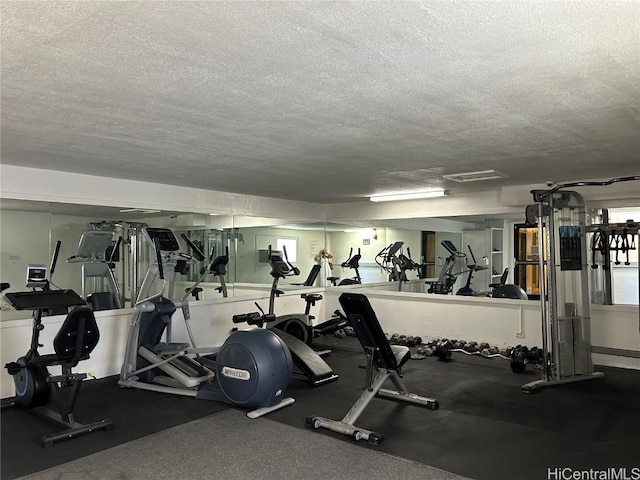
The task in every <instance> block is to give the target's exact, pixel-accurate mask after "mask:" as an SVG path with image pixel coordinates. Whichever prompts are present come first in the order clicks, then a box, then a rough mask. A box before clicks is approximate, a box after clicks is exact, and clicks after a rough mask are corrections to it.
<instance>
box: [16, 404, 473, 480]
mask: <svg viewBox="0 0 640 480" xmlns="http://www.w3.org/2000/svg"><path fill="white" fill-rule="evenodd" d="M301 446H303V447H304V448H300V447H301ZM24 478H26V479H29V480H58V479H62V478H63V479H65V480H86V479H88V478H101V479H136V480H146V479H149V480H151V479H154V480H155V479H178V478H199V479H208V478H212V479H213V478H215V479H224V480H249V479H256V480H264V479H282V478H291V479H298V480H305V479H309V480H321V479H326V480H334V479H341V478H344V479H347V478H348V479H350V480H369V479H371V478H403V479H407V480H411V479H415V480H458V479H459V480H463V477H460V476H458V475H454V474H452V473H449V472H445V471H442V470H439V469H437V468H433V467H429V466H427V465H423V464H421V463H416V462H411V461H407V460H406V459H402V458H398V457H394V456H391V455H387V454H381V453H378V452H374V451H371V450H365V449H362V448H359V447H358V446H356V445H348V444H345V443H344V442H341V441H339V440H335V439H332V438H329V437H326V436H323V435H314V434H313V433H312V432H311V431H308V430H302V429H299V428H293V427H290V426H288V425H285V424H282V423H278V422H274V421H273V420H269V419H266V418H259V419H256V420H250V419H249V418H247V417H246V415H245V414H244V413H243V412H240V411H238V410H235V409H230V410H227V411H224V412H221V413H218V414H216V415H212V416H209V417H205V418H203V419H200V420H194V421H193V422H190V423H187V424H185V425H180V426H178V427H173V428H170V429H168V430H164V431H162V432H160V433H157V434H154V435H150V436H147V437H144V438H140V439H138V440H134V441H132V442H129V443H126V444H124V445H120V446H118V447H114V448H111V449H108V450H105V451H102V452H99V453H96V454H93V455H91V456H89V457H85V458H82V459H79V460H76V461H74V462H70V463H66V464H64V465H60V466H58V467H55V468H52V469H50V470H47V471H44V472H40V473H36V474H34V475H30V476H27V477H24Z"/></svg>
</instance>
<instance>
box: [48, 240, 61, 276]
mask: <svg viewBox="0 0 640 480" xmlns="http://www.w3.org/2000/svg"><path fill="white" fill-rule="evenodd" d="M61 246H62V242H61V241H60V240H58V241H57V242H56V246H55V248H54V249H53V257H51V268H49V278H51V277H52V276H53V272H54V271H55V270H56V263H58V255H59V254H60V247H61Z"/></svg>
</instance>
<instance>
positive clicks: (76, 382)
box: [2, 241, 112, 447]
mask: <svg viewBox="0 0 640 480" xmlns="http://www.w3.org/2000/svg"><path fill="white" fill-rule="evenodd" d="M60 245H61V242H60V241H58V242H57V243H56V247H55V250H54V254H53V259H52V261H51V268H50V269H49V278H51V276H52V275H53V272H54V270H55V264H56V261H57V258H58V254H59V252H60ZM3 287H4V284H3ZM27 287H28V288H31V289H32V290H31V291H26V292H8V293H6V294H5V296H4V298H5V299H6V300H7V301H8V302H9V303H10V304H11V306H13V308H15V309H16V310H32V311H33V328H32V333H31V346H30V348H29V350H28V351H27V353H26V354H25V355H24V356H23V357H20V358H18V360H16V361H15V362H10V363H7V364H6V365H5V368H6V369H7V372H8V373H9V375H11V376H13V382H14V385H15V396H14V397H12V398H9V399H4V400H3V401H2V408H5V407H10V406H21V407H26V408H28V409H29V411H30V412H32V413H34V414H37V415H39V416H41V417H43V418H45V419H47V420H51V421H53V422H55V423H56V424H58V425H60V426H62V427H64V430H62V431H60V432H56V433H52V434H49V435H45V436H44V437H42V446H43V447H49V446H52V445H54V444H55V443H56V442H60V441H63V440H70V439H72V438H75V437H78V436H80V435H85V434H88V433H91V432H95V431H99V430H106V429H108V428H110V427H111V426H112V422H111V420H106V419H103V420H98V421H96V422H92V423H89V424H80V423H78V422H76V421H75V418H74V414H73V411H74V408H75V404H76V401H77V399H78V395H79V393H80V387H81V386H82V381H83V380H84V379H85V378H87V374H86V373H74V372H73V371H72V369H73V368H74V367H76V366H77V365H78V363H79V362H80V361H81V360H87V359H88V358H89V354H90V353H91V352H92V351H93V349H94V348H95V347H96V345H97V344H98V340H99V339H100V332H99V331H98V325H97V324H96V320H95V317H94V315H93V311H92V309H91V308H89V307H88V306H87V304H86V302H85V301H84V300H83V299H82V297H80V296H79V295H78V294H77V293H76V292H74V291H73V290H51V283H50V281H49V280H48V279H47V268H46V266H45V265H35V264H31V265H29V266H28V267H27ZM7 288H8V284H7ZM3 290H4V288H3ZM59 311H62V312H67V316H66V318H65V320H64V322H63V324H62V326H61V327H60V330H59V331H58V333H57V334H56V336H55V338H54V340H53V349H54V353H51V354H46V355H41V354H40V353H39V352H38V348H39V347H41V346H42V345H41V344H40V332H41V331H42V330H43V329H44V328H45V327H44V325H43V324H42V317H43V315H44V314H45V313H49V312H53V313H57V312H59ZM55 366H60V368H61V370H62V372H61V374H60V375H52V374H51V373H50V372H49V370H48V367H55Z"/></svg>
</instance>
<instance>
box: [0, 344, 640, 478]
mask: <svg viewBox="0 0 640 480" xmlns="http://www.w3.org/2000/svg"><path fill="white" fill-rule="evenodd" d="M328 362H329V363H330V364H331V365H332V367H333V368H334V370H335V371H336V373H338V374H339V375H340V379H339V380H338V381H337V382H334V383H331V384H328V385H325V386H322V387H318V388H316V389H313V388H311V387H310V386H309V384H307V383H306V382H303V381H300V380H294V381H292V382H291V385H290V388H289V389H288V395H289V396H292V397H294V398H295V399H296V403H295V404H294V405H292V406H290V407H287V408H284V409H282V410H280V411H277V412H274V413H272V414H270V415H269V416H268V419H269V420H272V421H276V422H280V423H283V424H287V425H289V426H292V427H296V428H298V429H300V430H305V431H306V432H307V433H309V434H310V435H314V436H317V437H333V439H335V441H336V442H338V444H339V445H342V446H343V447H344V448H350V447H351V446H354V445H353V444H354V442H353V440H351V439H349V438H347V437H343V436H341V435H338V434H334V433H331V432H328V431H325V430H321V431H320V430H319V431H312V430H310V429H308V428H306V427H305V426H304V420H305V418H306V417H307V416H310V415H321V416H325V417H329V418H335V419H340V418H342V416H344V414H345V413H346V412H347V410H348V409H349V408H350V406H351V405H352V404H353V402H354V401H355V399H356V398H357V397H358V396H359V395H360V388H361V385H362V382H363V379H364V370H362V369H360V368H359V365H361V364H363V363H364V356H363V354H362V352H361V350H360V349H359V348H358V344H357V341H356V340H355V339H352V338H346V339H342V340H338V345H336V346H333V353H332V355H331V357H329V358H328ZM601 370H602V371H603V372H605V373H606V377H605V378H604V379H601V380H595V381H592V382H585V383H576V384H572V385H564V386H560V387H555V388H550V389H545V390H541V391H539V392H537V393H534V394H530V395H527V394H524V393H522V392H521V390H520V385H521V384H523V383H526V382H528V381H531V380H533V379H536V378H539V372H537V371H534V370H530V371H527V372H525V373H524V374H522V375H516V374H514V373H512V372H511V370H510V369H509V364H508V362H505V361H502V360H485V359H481V358H478V357H467V356H464V355H455V354H454V359H453V360H452V361H451V362H448V363H444V362H439V361H437V360H436V359H434V358H427V359H424V360H414V361H410V362H409V363H408V364H407V365H406V367H405V369H404V373H405V381H406V383H407V384H408V386H409V388H410V389H411V390H412V391H413V392H414V393H417V394H423V395H427V396H433V397H436V398H438V399H439V401H440V409H439V410H437V411H431V410H426V409H423V408H420V407H417V406H413V405H403V404H398V403H395V402H393V401H388V400H382V399H374V400H373V402H372V403H371V405H370V407H369V408H368V409H367V410H366V411H365V413H364V414H363V415H362V417H361V419H360V421H359V422H358V423H359V424H360V425H362V426H363V427H366V428H370V429H372V430H376V431H379V432H382V433H383V434H384V435H385V440H384V442H383V443H382V444H381V445H380V446H377V447H374V446H369V445H367V444H358V447H357V449H356V450H354V452H359V451H362V452H363V455H364V454H365V453H364V452H366V451H375V452H377V453H378V454H379V453H386V454H389V455H392V456H394V457H402V458H406V459H409V460H411V461H414V462H420V463H423V464H426V465H430V466H433V467H436V468H439V469H442V470H444V471H448V472H453V473H456V474H458V475H462V476H466V477H470V478H475V479H478V480H485V479H487V480H489V479H491V480H500V479H513V478H517V479H523V480H527V479H532V480H533V479H541V478H542V479H544V478H547V474H548V469H549V468H574V469H580V470H585V469H586V470H588V469H602V468H622V467H627V468H634V467H640V457H639V456H638V453H637V452H638V451H639V449H640V402H639V401H638V399H639V398H640V372H639V371H632V370H623V369H616V368H602V369H601ZM225 408H226V407H225V406H224V405H219V404H215V403H212V402H205V401H198V400H194V399H190V398H183V397H174V396H170V395H164V394H159V393H154V392H143V391H137V390H123V389H120V388H119V387H118V386H117V384H116V379H115V378H107V379H101V380H96V381H91V382H87V384H86V385H85V386H83V392H82V394H81V397H80V400H79V409H78V419H79V420H80V421H82V420H86V421H89V420H94V419H98V418H103V417H109V418H111V419H112V420H113V421H114V428H113V429H112V430H110V431H108V432H99V433H95V434H92V435H88V436H86V437H82V438H81V439H76V440H72V441H69V442H63V443H61V444H59V445H56V446H54V447H52V448H50V449H44V450H43V449H41V448H40V446H39V438H40V436H41V435H42V434H44V433H47V431H52V429H51V428H50V427H49V424H48V423H45V422H44V421H42V420H40V419H38V418H35V417H33V416H30V415H28V414H27V413H26V412H24V411H20V410H19V409H9V410H3V411H2V421H1V424H2V445H1V447H2V451H1V453H2V457H1V458H2V478H3V479H11V478H16V477H18V476H20V475H25V474H28V473H33V472H37V471H41V470H44V469H47V468H50V467H52V466H54V465H57V464H61V463H64V462H68V461H70V460H73V459H76V458H82V457H85V456H86V455H89V454H91V453H95V452H99V451H101V450H105V449H107V448H110V447H113V446H115V445H120V444H123V443H125V442H128V441H131V440H135V439H136V438H140V437H143V436H145V435H150V434H153V433H157V432H160V431H162V430H164V429H167V428H171V427H173V426H176V425H180V424H184V423H188V422H190V421H193V420H196V419H199V418H202V417H205V416H209V415H211V414H213V413H216V412H219V411H221V410H223V409H225ZM213 418H215V417H213ZM210 435H211V436H212V438H215V441H216V442H217V441H219V440H220V439H222V441H223V442H225V441H226V442H231V438H227V439H225V438H224V435H219V432H218V435H217V436H216V431H215V429H214V431H212V432H211V433H210ZM150 438H151V439H152V438H153V437H150ZM283 440H284V439H282V438H278V437H276V438H273V437H272V438H266V439H261V441H262V442H265V443H268V444H274V445H275V446H278V445H280V444H282V442H283ZM205 443H206V442H205ZM152 445H153V442H149V448H153V447H152ZM202 448H203V449H206V448H208V447H207V446H206V445H204V446H203V447H202ZM308 450H309V449H308V448H307V447H306V446H305V445H303V444H294V445H293V446H292V447H291V449H290V451H287V453H286V455H285V454H280V457H281V458H283V460H282V461H287V462H291V461H296V462H297V461H304V460H298V459H305V458H307V457H306V456H307V455H308V454H309V452H308ZM249 453H250V452H249ZM356 455H357V454H356ZM197 458H198V455H194V456H193V458H190V457H185V458H184V464H185V465H189V464H192V463H194V462H197ZM194 468H195V467H194ZM216 478H224V477H219V476H218V477H216ZM263 478H268V477H263ZM310 478H312V477H310ZM313 478H320V477H313ZM336 478H341V477H336ZM392 478H403V477H402V476H395V477H392Z"/></svg>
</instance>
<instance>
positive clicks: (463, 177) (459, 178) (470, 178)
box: [442, 170, 508, 183]
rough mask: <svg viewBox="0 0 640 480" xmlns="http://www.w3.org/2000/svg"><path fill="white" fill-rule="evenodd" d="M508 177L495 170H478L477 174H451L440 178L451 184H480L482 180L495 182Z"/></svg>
mask: <svg viewBox="0 0 640 480" xmlns="http://www.w3.org/2000/svg"><path fill="white" fill-rule="evenodd" d="M507 177H508V175H505V174H504V173H500V172H498V171H496V170H480V171H479V172H466V173H453V174H451V175H442V178H444V179H446V180H451V181H453V182H458V183H465V182H481V181H482V180H495V179H496V178H507Z"/></svg>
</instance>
